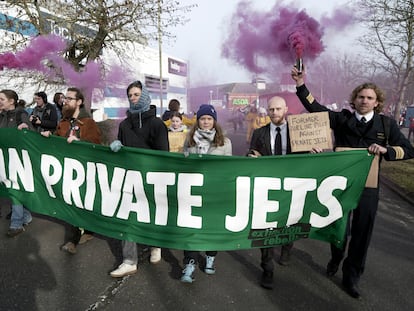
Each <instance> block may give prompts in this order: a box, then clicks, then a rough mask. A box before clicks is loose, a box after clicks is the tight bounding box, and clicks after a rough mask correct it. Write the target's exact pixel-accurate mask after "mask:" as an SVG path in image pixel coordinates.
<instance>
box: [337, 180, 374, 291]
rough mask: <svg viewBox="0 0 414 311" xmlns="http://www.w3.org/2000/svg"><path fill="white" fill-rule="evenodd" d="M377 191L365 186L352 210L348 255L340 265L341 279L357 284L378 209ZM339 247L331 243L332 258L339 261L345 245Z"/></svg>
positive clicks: (343, 253) (362, 270)
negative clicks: (355, 206) (356, 205)
mask: <svg viewBox="0 0 414 311" xmlns="http://www.w3.org/2000/svg"><path fill="white" fill-rule="evenodd" d="M378 200H379V192H378V189H377V188H365V189H364V190H363V192H362V195H361V198H360V200H359V203H358V207H357V208H356V209H355V210H354V211H353V212H352V219H351V220H349V221H351V228H350V232H351V238H350V242H349V245H348V255H347V257H346V258H345V260H344V263H343V265H342V273H343V281H345V282H347V283H352V284H357V283H358V281H359V279H360V277H361V275H362V274H363V272H364V268H365V262H366V259H367V253H368V247H369V243H370V242H371V236H372V231H373V229H374V222H375V216H376V214H377V209H378ZM346 242H347V239H346V240H345V243H344V248H342V249H339V248H337V247H335V246H334V245H332V244H331V253H332V260H333V261H334V262H336V263H340V262H341V260H342V258H343V257H344V255H345V246H346Z"/></svg>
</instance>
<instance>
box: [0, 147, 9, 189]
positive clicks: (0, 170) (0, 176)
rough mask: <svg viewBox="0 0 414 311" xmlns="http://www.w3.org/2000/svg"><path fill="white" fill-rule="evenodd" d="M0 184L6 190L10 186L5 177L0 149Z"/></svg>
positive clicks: (4, 166)
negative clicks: (2, 184)
mask: <svg viewBox="0 0 414 311" xmlns="http://www.w3.org/2000/svg"><path fill="white" fill-rule="evenodd" d="M0 182H1V183H4V185H5V186H6V187H7V188H10V186H11V182H10V180H8V179H7V175H6V165H5V163H4V154H3V150H2V149H0Z"/></svg>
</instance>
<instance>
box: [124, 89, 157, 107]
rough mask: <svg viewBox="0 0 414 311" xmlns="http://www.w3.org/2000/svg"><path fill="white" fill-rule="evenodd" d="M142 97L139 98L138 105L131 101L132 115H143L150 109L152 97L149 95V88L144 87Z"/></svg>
mask: <svg viewBox="0 0 414 311" xmlns="http://www.w3.org/2000/svg"><path fill="white" fill-rule="evenodd" d="M141 91H142V92H141V96H140V97H139V100H138V103H136V104H133V103H132V102H131V101H130V100H129V99H128V101H129V111H130V112H131V113H142V112H145V111H148V110H149V109H150V104H151V97H150V95H149V93H148V90H147V88H146V87H145V86H144V85H143V86H142V90H141Z"/></svg>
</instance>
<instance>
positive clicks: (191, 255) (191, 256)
mask: <svg viewBox="0 0 414 311" xmlns="http://www.w3.org/2000/svg"><path fill="white" fill-rule="evenodd" d="M206 255H207V256H216V255H217V251H206ZM199 256H200V252H199V251H184V260H183V262H184V264H185V265H186V264H188V263H189V262H190V260H194V263H197V262H198V257H199Z"/></svg>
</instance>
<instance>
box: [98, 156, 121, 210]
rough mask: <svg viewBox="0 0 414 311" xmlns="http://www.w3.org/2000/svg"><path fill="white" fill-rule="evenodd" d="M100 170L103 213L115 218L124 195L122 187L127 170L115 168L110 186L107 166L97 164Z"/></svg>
mask: <svg viewBox="0 0 414 311" xmlns="http://www.w3.org/2000/svg"><path fill="white" fill-rule="evenodd" d="M96 168H97V170H98V181H99V187H100V188H101V195H102V199H101V213H102V215H104V216H108V217H113V216H114V214H115V212H116V209H117V207H118V203H119V200H120V199H121V194H122V185H123V184H124V177H125V173H126V170H125V169H123V168H120V167H115V168H114V173H113V176H112V181H111V185H110V186H109V183H108V181H109V178H108V170H107V167H106V165H105V164H102V163H98V164H96Z"/></svg>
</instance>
